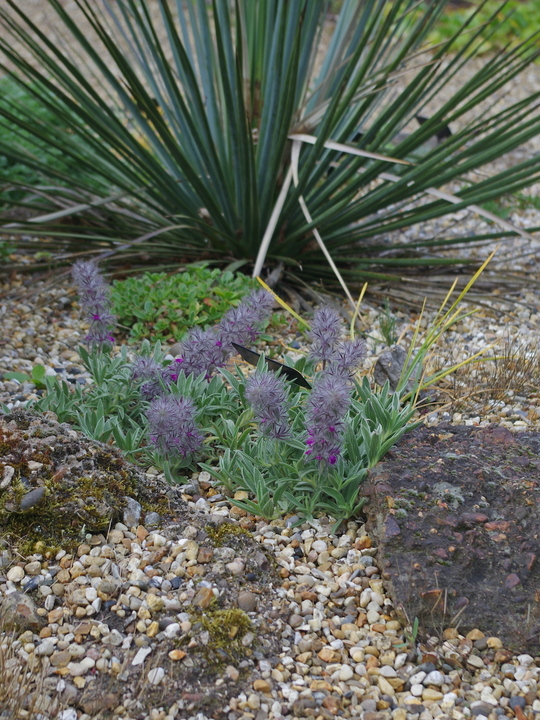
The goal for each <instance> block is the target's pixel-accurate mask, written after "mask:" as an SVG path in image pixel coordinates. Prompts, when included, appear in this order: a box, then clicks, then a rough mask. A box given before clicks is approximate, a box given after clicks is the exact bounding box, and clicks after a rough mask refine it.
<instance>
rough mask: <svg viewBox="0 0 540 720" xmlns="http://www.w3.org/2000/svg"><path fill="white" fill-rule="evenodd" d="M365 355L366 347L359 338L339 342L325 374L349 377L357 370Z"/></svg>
mask: <svg viewBox="0 0 540 720" xmlns="http://www.w3.org/2000/svg"><path fill="white" fill-rule="evenodd" d="M365 354H366V345H365V343H364V341H363V340H361V339H360V338H355V339H354V340H346V341H345V342H340V343H339V344H338V346H337V348H336V351H335V353H334V356H333V358H332V361H331V363H330V364H329V366H328V368H327V372H329V373H332V374H334V375H344V376H346V377H349V376H350V375H351V374H353V373H354V372H355V370H357V368H358V367H359V365H360V363H361V362H362V360H363V359H364V356H365Z"/></svg>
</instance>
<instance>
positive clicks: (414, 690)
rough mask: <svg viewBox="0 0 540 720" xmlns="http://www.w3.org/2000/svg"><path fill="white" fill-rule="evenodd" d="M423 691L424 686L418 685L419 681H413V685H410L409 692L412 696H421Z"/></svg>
mask: <svg viewBox="0 0 540 720" xmlns="http://www.w3.org/2000/svg"><path fill="white" fill-rule="evenodd" d="M423 692H424V686H423V685H420V683H414V685H411V694H412V695H414V697H422V693H423Z"/></svg>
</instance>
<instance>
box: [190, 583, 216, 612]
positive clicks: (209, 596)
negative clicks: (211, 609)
mask: <svg viewBox="0 0 540 720" xmlns="http://www.w3.org/2000/svg"><path fill="white" fill-rule="evenodd" d="M214 597H215V596H214V593H213V592H212V588H207V587H202V588H199V591H198V592H197V594H196V595H195V597H194V598H193V605H195V606H196V607H200V608H207V607H208V606H209V605H210V603H211V602H212V600H213V599H214Z"/></svg>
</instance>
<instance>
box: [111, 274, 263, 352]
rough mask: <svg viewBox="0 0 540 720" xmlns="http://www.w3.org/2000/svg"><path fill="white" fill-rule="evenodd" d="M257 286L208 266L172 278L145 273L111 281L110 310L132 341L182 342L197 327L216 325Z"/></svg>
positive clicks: (239, 276) (246, 279) (251, 281)
mask: <svg viewBox="0 0 540 720" xmlns="http://www.w3.org/2000/svg"><path fill="white" fill-rule="evenodd" d="M255 286H256V281H255V280H252V279H250V278H248V277H247V276H246V275H241V274H237V273H232V272H230V271H226V272H221V271H220V270H219V269H217V268H209V267H206V266H205V265H204V264H202V265H191V266H190V267H188V268H187V269H186V270H185V271H184V272H180V273H176V274H174V275H168V274H166V273H144V274H143V275H142V276H138V277H133V278H127V279H126V280H117V281H115V282H114V283H113V286H112V290H111V301H112V312H113V313H114V314H115V315H116V318H117V320H118V323H119V324H120V325H122V326H125V327H128V328H129V340H130V342H140V341H141V340H142V339H143V338H145V337H153V338H154V339H155V340H161V341H164V340H179V339H180V338H181V337H182V336H183V335H185V333H186V332H187V331H188V330H190V329H191V328H193V327H195V326H197V325H201V326H203V327H204V326H207V325H214V324H215V323H216V322H217V321H218V320H220V319H221V317H222V316H223V315H224V314H225V312H226V311H227V310H228V309H229V308H230V307H231V306H236V305H238V303H239V302H240V300H241V299H242V298H243V297H244V295H247V293H248V292H249V290H254V289H255Z"/></svg>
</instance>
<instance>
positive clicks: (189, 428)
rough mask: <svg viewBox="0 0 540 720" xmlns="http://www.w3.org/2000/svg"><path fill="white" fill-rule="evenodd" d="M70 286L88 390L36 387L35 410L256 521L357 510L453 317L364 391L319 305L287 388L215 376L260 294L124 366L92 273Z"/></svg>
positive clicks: (58, 383)
mask: <svg viewBox="0 0 540 720" xmlns="http://www.w3.org/2000/svg"><path fill="white" fill-rule="evenodd" d="M73 277H74V280H75V282H76V284H77V286H78V290H79V302H80V305H81V307H82V308H83V309H84V311H85V313H86V316H87V319H88V322H89V331H88V335H87V337H86V344H87V346H88V347H87V348H86V347H81V348H80V350H79V352H80V356H81V358H82V361H83V363H84V365H85V367H86V368H87V370H88V371H89V373H90V375H91V378H92V384H91V385H89V386H86V387H82V386H80V385H77V386H76V387H75V388H70V387H69V386H68V384H67V383H66V382H65V381H63V380H62V379H60V378H58V377H50V376H47V375H45V376H44V377H42V378H41V379H42V380H43V381H44V383H45V386H46V394H45V395H44V397H43V398H41V399H40V400H38V401H37V402H36V403H35V405H34V407H35V409H37V410H39V411H45V410H52V411H53V412H55V413H56V415H57V416H58V419H59V421H60V422H70V423H72V424H73V425H74V427H76V428H78V429H80V430H81V431H83V432H84V433H85V434H86V435H87V436H88V437H90V438H93V439H95V440H98V441H101V442H105V443H110V442H114V444H115V445H117V446H118V447H119V448H120V449H121V450H122V451H123V452H124V453H125V455H126V456H127V457H129V458H131V459H132V460H135V461H136V462H140V463H143V464H146V465H148V464H152V465H154V466H157V467H160V468H162V470H163V471H164V473H165V476H166V478H167V480H168V481H169V482H171V483H182V482H186V481H187V480H186V478H185V477H184V472H183V471H185V470H186V469H191V470H193V469H194V468H195V467H196V465H197V464H198V466H199V467H200V468H203V469H207V470H208V471H209V472H210V473H211V474H212V475H213V476H214V477H215V478H217V479H218V480H219V481H220V483H221V484H222V485H223V486H225V487H226V488H227V490H228V491H229V492H230V494H231V495H232V494H234V492H235V491H237V490H245V491H247V492H248V494H249V495H248V497H247V498H246V499H245V500H231V502H233V503H234V504H236V505H238V506H239V507H242V508H244V509H246V510H248V511H249V512H252V513H254V514H256V515H260V516H263V517H265V518H268V519H271V518H275V517H277V516H279V515H281V514H285V513H294V514H298V515H299V517H307V518H312V517H314V516H316V515H319V514H321V513H325V514H328V515H331V516H333V517H334V518H335V519H336V521H337V522H339V521H341V520H342V519H345V518H348V517H351V516H353V515H354V514H355V513H357V512H358V511H359V509H360V508H361V506H362V502H363V500H362V499H360V498H359V493H358V491H359V486H360V484H361V482H362V480H363V479H364V478H365V476H366V473H367V471H368V469H369V468H370V467H373V466H374V465H375V464H376V463H377V462H378V461H379V460H380V459H381V458H382V457H383V456H384V455H385V453H386V452H387V451H388V450H389V449H390V447H391V446H392V445H393V444H394V443H395V442H396V441H397V440H398V439H399V438H400V437H401V436H402V435H403V434H404V433H405V432H406V431H407V430H408V429H410V428H412V427H414V426H415V424H417V423H415V422H413V420H412V418H413V414H414V411H415V400H416V395H415V391H414V388H415V387H416V389H418V386H419V384H420V383H419V380H418V376H419V374H420V373H419V372H418V370H419V368H420V366H421V364H422V362H423V359H424V358H425V355H426V352H427V351H428V350H429V347H430V346H431V345H432V344H433V342H434V341H435V340H436V338H437V337H438V335H440V333H441V332H442V331H443V330H444V329H445V327H448V326H449V325H450V324H452V323H453V322H455V321H456V318H457V316H456V314H455V313H454V314H452V313H451V312H447V313H446V315H445V316H444V317H443V322H442V324H441V323H435V325H434V327H433V328H432V329H431V330H430V332H429V333H428V339H427V341H426V342H424V343H423V344H422V345H421V346H420V349H419V350H418V352H417V353H416V354H415V355H414V356H413V355H412V354H411V353H409V356H408V358H407V361H406V363H405V366H404V372H403V374H402V378H401V380H400V383H399V384H398V386H397V388H396V390H395V392H393V393H392V392H390V388H389V386H388V384H386V385H385V386H384V387H383V388H381V389H378V390H375V389H372V388H371V386H370V383H369V381H368V379H367V378H364V379H363V380H362V382H357V381H356V380H355V378H354V375H355V372H356V370H357V368H358V366H359V364H360V363H361V361H362V359H363V357H364V343H363V341H362V340H360V339H357V338H352V339H347V340H344V339H342V327H341V320H340V315H339V313H337V312H336V311H335V310H333V309H331V308H329V307H321V308H319V309H318V310H317V311H316V312H315V314H314V317H313V320H312V324H311V328H310V331H309V339H310V341H311V346H310V351H309V353H308V354H307V355H306V356H305V357H302V358H301V359H300V360H298V361H297V362H296V363H293V362H290V366H292V367H294V368H295V370H296V371H297V372H298V373H302V374H303V375H304V379H303V382H302V383H298V382H289V381H288V380H287V379H286V377H285V376H284V375H283V374H282V373H279V374H276V373H274V372H271V371H270V369H269V367H270V366H269V365H268V364H267V360H266V358H265V356H264V355H261V356H260V358H259V361H258V364H257V367H256V369H255V371H254V372H253V373H251V374H249V375H246V374H245V373H244V372H243V371H242V370H241V368H240V367H238V366H237V367H236V370H235V371H234V372H233V371H231V370H230V369H227V368H226V367H225V365H226V363H227V362H228V361H229V360H230V359H231V358H232V357H233V355H234V354H235V353H236V348H235V344H237V345H239V346H240V345H241V346H244V347H246V346H248V347H249V346H250V345H252V344H253V343H254V342H255V341H256V339H257V337H258V336H259V334H260V327H261V325H262V324H263V323H264V322H265V320H267V319H268V317H269V316H270V314H271V312H272V308H273V305H274V297H273V296H272V295H271V293H269V292H267V291H266V290H263V289H261V290H256V291H253V292H251V293H250V294H249V295H248V296H247V297H245V298H244V300H243V301H242V302H241V303H240V304H239V305H238V306H237V307H232V308H230V309H229V310H228V311H227V312H226V313H225V315H224V316H223V317H222V318H221V319H220V320H219V322H218V323H217V324H216V325H214V326H213V327H210V328H207V329H203V328H201V327H194V328H192V329H191V330H190V331H189V332H188V333H187V334H186V335H185V336H184V338H183V339H182V341H181V343H180V348H179V352H178V355H177V357H176V358H174V359H173V360H171V358H170V357H169V359H168V360H167V359H166V357H165V353H164V352H163V350H162V349H161V345H160V342H159V341H158V342H157V343H155V344H154V345H153V346H151V344H150V343H149V341H148V340H145V341H143V343H142V344H141V346H140V349H139V354H138V355H136V356H133V355H132V354H130V353H129V351H128V348H127V346H125V345H124V346H122V347H121V349H120V352H119V353H113V352H112V347H113V342H114V339H113V336H112V334H111V333H112V330H113V328H114V324H115V317H114V315H113V314H112V312H111V299H110V288H109V287H108V285H107V284H106V282H105V281H104V279H103V277H102V276H101V274H100V272H99V270H98V267H97V265H96V264H95V262H93V261H78V262H77V263H76V264H75V265H74V267H73ZM454 307H455V304H454V305H453V306H452V308H451V310H453V308H454ZM461 317H462V316H460V317H459V318H458V319H461ZM442 374H444V373H442ZM306 378H307V379H308V380H307V381H306ZM434 379H435V378H432V379H431V381H433V380H434ZM411 382H412V384H413V390H412V391H411ZM426 384H429V383H426V382H424V385H426Z"/></svg>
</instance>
